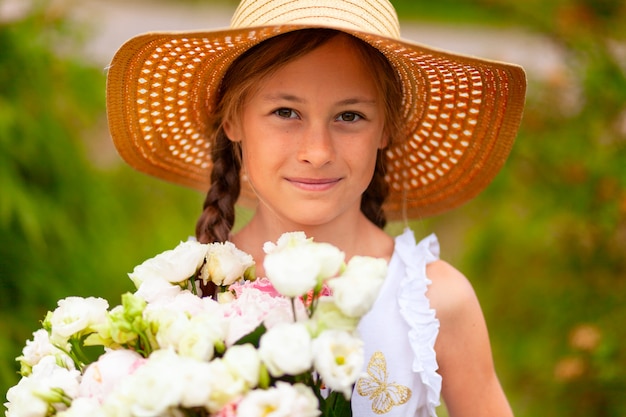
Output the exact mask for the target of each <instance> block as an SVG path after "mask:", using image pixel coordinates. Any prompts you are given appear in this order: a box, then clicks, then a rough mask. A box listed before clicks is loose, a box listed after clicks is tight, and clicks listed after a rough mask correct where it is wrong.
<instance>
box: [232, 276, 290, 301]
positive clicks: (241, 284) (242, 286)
mask: <svg viewBox="0 0 626 417" xmlns="http://www.w3.org/2000/svg"><path fill="white" fill-rule="evenodd" d="M228 288H229V289H230V290H231V291H233V292H234V293H235V298H239V297H240V296H241V294H243V292H244V291H246V290H248V289H250V288H254V289H256V290H259V291H260V292H262V293H265V294H267V295H269V296H272V297H282V296H281V295H280V294H279V293H278V291H276V288H274V286H273V285H272V283H271V282H270V280H269V279H267V278H257V279H256V280H254V281H238V282H236V283H234V284H233V285H231V286H230V287H228Z"/></svg>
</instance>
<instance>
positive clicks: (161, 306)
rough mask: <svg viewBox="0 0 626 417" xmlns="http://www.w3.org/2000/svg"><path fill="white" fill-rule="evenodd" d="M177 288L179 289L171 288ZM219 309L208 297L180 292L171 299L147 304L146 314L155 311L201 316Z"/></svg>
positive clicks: (167, 298) (162, 299)
mask: <svg viewBox="0 0 626 417" xmlns="http://www.w3.org/2000/svg"><path fill="white" fill-rule="evenodd" d="M171 288H178V289H179V290H180V287H171ZM219 309H220V307H219V304H218V303H217V301H215V300H213V299H212V298H210V297H198V296H197V295H195V294H193V293H192V292H191V291H189V290H180V291H179V292H178V293H176V294H175V295H174V296H172V297H163V298H159V299H158V300H154V301H151V302H149V303H148V305H147V306H146V312H150V311H155V310H173V311H180V312H184V313H187V314H189V315H192V316H194V315H196V314H202V313H205V312H217V311H219Z"/></svg>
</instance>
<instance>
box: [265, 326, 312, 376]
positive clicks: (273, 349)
mask: <svg viewBox="0 0 626 417" xmlns="http://www.w3.org/2000/svg"><path fill="white" fill-rule="evenodd" d="M259 355H260V357H261V360H262V361H263V363H264V364H265V366H266V367H267V370H268V371H269V373H270V374H271V375H272V376H274V377H280V376H282V375H285V374H288V375H298V374H301V373H303V372H305V371H308V370H309V369H310V368H311V365H312V362H313V353H312V350H311V336H310V335H309V332H308V330H307V329H306V327H305V326H304V325H303V324H301V323H279V324H277V325H276V326H274V327H272V328H271V329H269V330H268V331H267V332H266V333H265V334H264V335H263V336H261V340H260V342H259Z"/></svg>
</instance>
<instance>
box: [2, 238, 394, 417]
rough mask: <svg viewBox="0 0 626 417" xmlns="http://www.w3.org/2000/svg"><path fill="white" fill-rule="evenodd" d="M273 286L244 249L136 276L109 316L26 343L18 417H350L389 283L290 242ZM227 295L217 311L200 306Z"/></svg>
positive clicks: (366, 267) (307, 242)
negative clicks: (367, 330)
mask: <svg viewBox="0 0 626 417" xmlns="http://www.w3.org/2000/svg"><path fill="white" fill-rule="evenodd" d="M264 250H265V252H266V257H265V261H264V264H263V266H264V269H265V271H266V276H267V277H263V278H256V279H255V274H254V262H253V260H252V257H251V256H250V255H248V254H246V253H244V252H242V251H240V250H239V249H237V248H236V247H235V246H234V245H233V244H232V243H229V242H226V243H213V244H201V243H198V242H195V241H187V242H184V243H181V244H180V245H178V246H177V247H176V248H175V249H173V250H169V251H165V252H163V253H161V254H159V255H157V256H156V257H154V258H151V259H149V260H147V261H145V262H144V263H142V264H141V265H139V266H137V267H135V269H134V270H133V272H132V273H130V274H129V276H130V278H131V280H132V281H133V283H134V284H135V286H136V288H137V291H136V292H135V293H132V294H131V293H127V294H124V295H123V296H122V304H121V305H118V306H115V307H113V308H109V305H108V302H107V301H106V300H103V299H101V298H93V297H89V298H80V297H69V298H66V299H63V300H60V301H59V302H58V308H56V309H55V310H54V311H52V312H49V313H48V314H47V316H46V318H45V319H44V321H43V326H42V329H39V330H37V331H36V332H35V333H34V334H33V339H32V340H29V341H27V342H26V346H25V347H24V349H23V351H22V355H21V356H19V357H18V358H17V360H18V361H19V362H20V363H21V375H22V378H21V380H20V381H19V383H18V384H17V385H15V386H14V387H12V388H11V389H9V391H8V392H7V400H8V402H7V403H5V406H6V407H7V411H6V414H5V415H6V416H7V417H15V416H29V417H39V416H41V417H44V416H45V417H47V416H58V417H76V416H79V417H84V416H90V417H101V416H102V417H104V416H114V417H131V416H132V417H149V416H172V417H174V416H189V417H190V416H199V417H202V416H220V417H226V416H245V417H254V416H267V417H271V416H293V417H299V416H303V417H308V416H311V417H314V416H319V415H322V416H343V415H350V414H351V411H350V404H349V399H350V395H351V393H352V388H353V386H354V384H355V382H356V381H357V379H358V378H359V377H360V375H361V369H362V366H363V360H364V359H363V349H362V341H361V339H360V338H359V337H358V335H357V333H356V327H357V324H358V322H359V320H360V317H361V316H362V315H364V314H365V313H366V312H367V311H368V310H369V309H370V308H371V306H372V304H373V302H374V300H375V298H376V295H377V292H378V290H379V288H380V285H381V284H382V282H383V280H384V277H385V275H386V269H387V264H386V262H385V261H384V260H381V259H374V258H367V257H354V258H352V259H351V260H350V261H349V262H348V263H347V264H346V262H345V260H344V254H343V253H342V252H341V251H339V249H337V248H336V247H334V246H332V245H329V244H325V243H317V242H313V241H312V239H307V238H306V236H305V235H304V234H303V233H301V232H295V233H287V234H285V235H283V236H282V237H281V238H280V239H279V240H278V241H277V242H276V243H275V244H274V243H267V244H266V245H265V246H264ZM209 282H213V283H214V284H215V285H216V286H217V288H218V297H217V299H214V298H209V297H205V298H202V297H201V294H200V288H201V287H202V286H201V284H205V285H206V284H207V283H209Z"/></svg>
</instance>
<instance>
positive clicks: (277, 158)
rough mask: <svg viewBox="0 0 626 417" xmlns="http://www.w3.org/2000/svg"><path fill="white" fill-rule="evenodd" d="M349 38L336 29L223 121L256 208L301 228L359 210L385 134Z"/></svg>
mask: <svg viewBox="0 0 626 417" xmlns="http://www.w3.org/2000/svg"><path fill="white" fill-rule="evenodd" d="M353 42H354V40H351V39H349V38H348V37H347V36H344V35H340V36H337V37H335V38H333V39H332V40H330V41H329V42H328V43H326V44H324V45H322V46H321V47H319V48H317V49H315V50H313V51H312V52H310V53H308V54H306V55H304V56H302V57H300V58H298V59H295V60H293V61H291V62H290V63H288V64H286V65H284V66H283V67H281V68H280V69H278V70H277V71H276V72H274V73H273V74H272V75H270V76H269V77H266V78H265V79H263V80H262V81H261V82H260V83H259V85H258V86H257V87H258V89H256V90H254V93H253V94H252V95H251V96H250V97H248V99H247V101H246V102H245V103H244V108H243V112H242V114H241V117H240V119H239V120H227V121H226V122H225V124H224V129H225V132H226V134H227V135H228V137H229V138H230V139H231V140H233V141H236V142H240V143H241V146H242V155H243V170H244V174H245V175H246V176H247V179H248V181H249V182H250V184H251V185H252V187H253V189H254V190H255V192H256V194H257V196H258V199H259V206H258V209H257V211H258V213H259V214H262V215H269V216H271V217H275V218H277V219H278V220H279V221H281V222H283V223H285V222H286V223H287V224H289V226H290V227H298V226H300V227H301V228H305V227H307V226H308V227H311V226H319V225H325V224H328V223H331V222H333V221H335V220H337V219H340V218H343V217H345V216H356V215H359V213H360V202H361V195H362V194H363V192H364V191H365V189H366V188H367V186H368V185H369V183H370V180H371V179H372V175H373V173H374V167H375V163H376V155H377V151H378V149H380V148H383V147H384V146H386V144H387V138H386V135H385V132H384V111H383V102H382V99H381V97H379V96H378V93H377V90H376V85H375V83H374V80H373V78H372V77H373V76H375V74H372V73H371V72H370V71H368V67H367V66H366V64H365V63H364V62H363V61H364V60H363V58H362V57H361V56H360V55H359V53H358V52H357V51H356V48H355V47H354V44H353Z"/></svg>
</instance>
